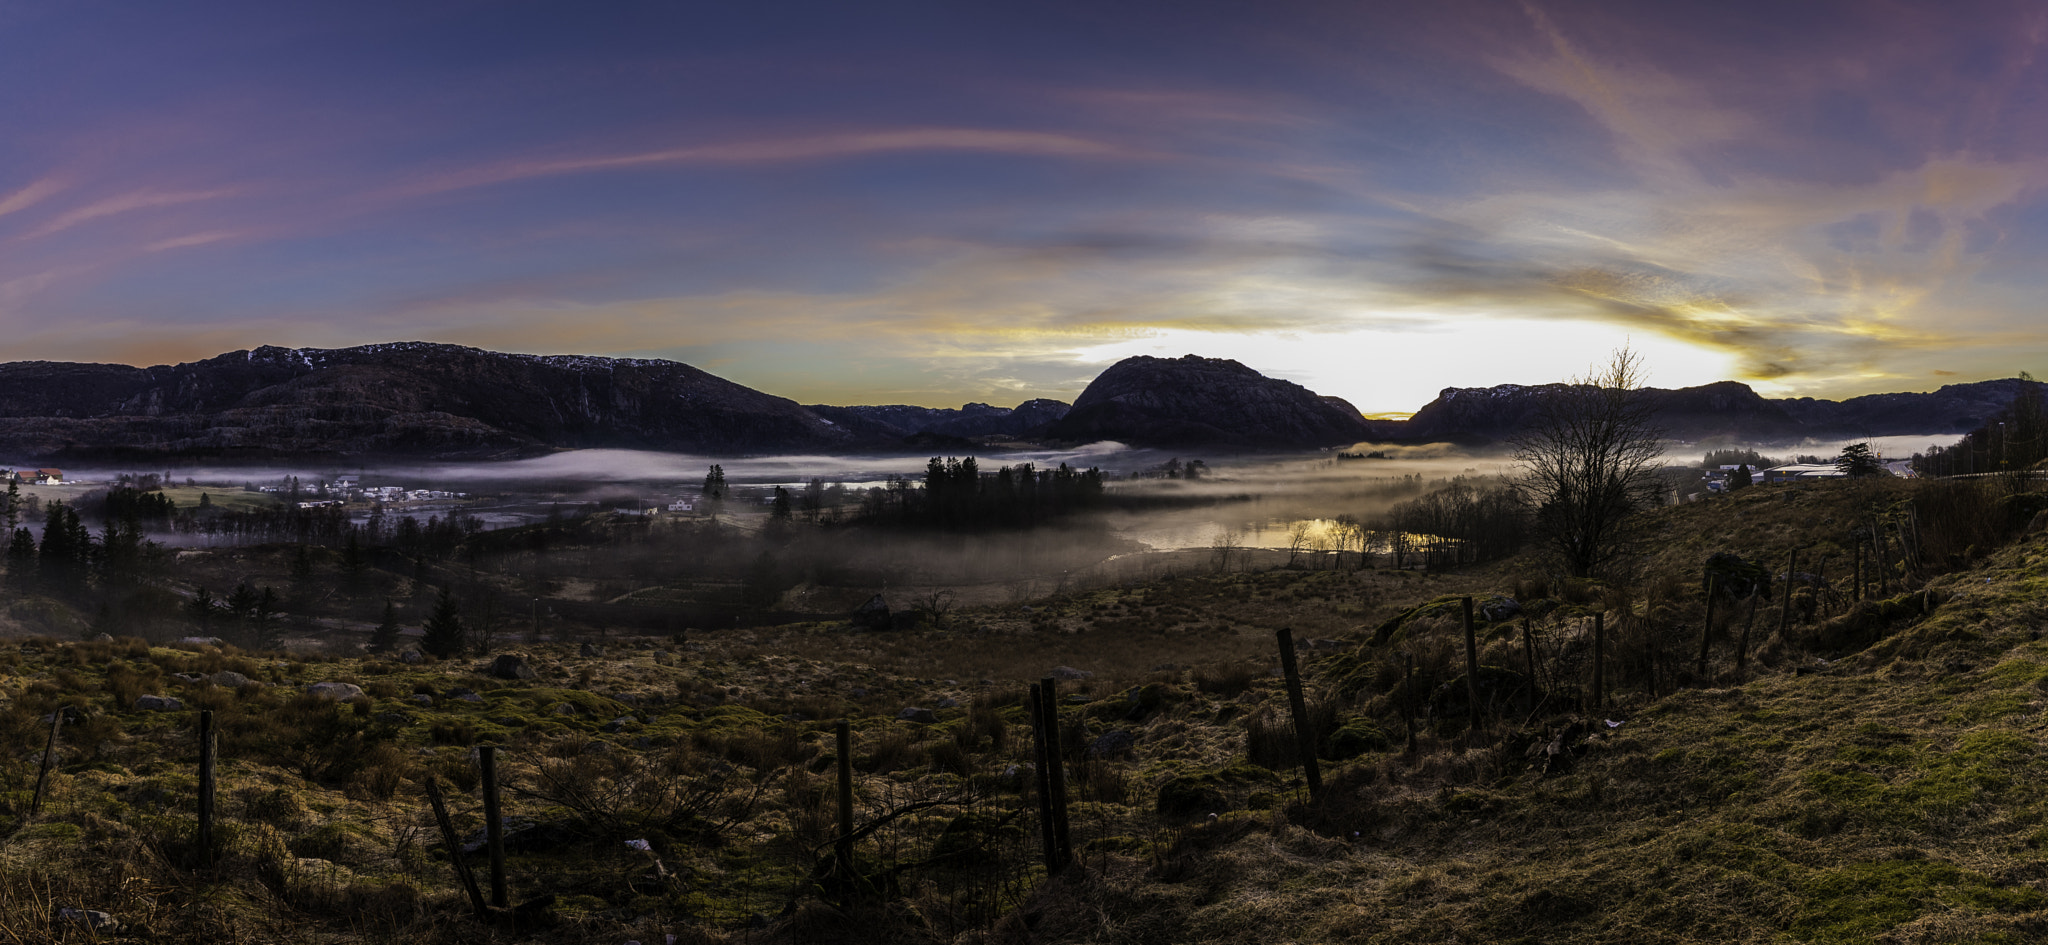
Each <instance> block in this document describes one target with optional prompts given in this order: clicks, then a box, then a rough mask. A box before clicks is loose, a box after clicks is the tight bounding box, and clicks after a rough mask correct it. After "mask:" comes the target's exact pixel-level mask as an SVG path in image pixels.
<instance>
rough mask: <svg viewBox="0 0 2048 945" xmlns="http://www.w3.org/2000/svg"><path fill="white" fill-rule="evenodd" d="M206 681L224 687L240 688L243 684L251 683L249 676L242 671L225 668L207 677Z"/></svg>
mask: <svg viewBox="0 0 2048 945" xmlns="http://www.w3.org/2000/svg"><path fill="white" fill-rule="evenodd" d="M206 681H207V682H210V683H212V684H214V685H216V686H219V687H221V688H222V689H240V688H242V687H243V686H246V685H248V684H249V677H247V676H244V675H242V674H241V673H238V672H235V671H234V670H231V669H223V670H221V671H220V672H218V673H214V674H213V675H211V676H208V677H206Z"/></svg>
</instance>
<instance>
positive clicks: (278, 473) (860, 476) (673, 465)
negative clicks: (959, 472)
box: [66, 434, 1959, 551]
mask: <svg viewBox="0 0 2048 945" xmlns="http://www.w3.org/2000/svg"><path fill="white" fill-rule="evenodd" d="M1958 438H1959V437H1958V436H1956V435H1953V434H1933V435H1910V436H1887V437H1874V438H1870V439H1869V440H1868V442H1870V443H1871V444H1872V446H1873V447H1874V448H1875V449H1877V450H1878V451H1879V453H1880V454H1881V455H1882V456H1884V457H1885V458H1887V459H1904V458H1907V457H1909V456H1910V455H1912V454H1913V453H1914V452H1918V451H1924V450H1926V449H1928V448H1929V447H1930V446H1937V445H1946V444H1948V443H1953V442H1955V441H1956V440H1957V439H1958ZM1851 442H1860V440H1856V439H1845V440H1840V441H1825V442H1823V441H1817V440H1808V441H1803V442H1800V443H1791V444H1785V443H1778V444H1771V443H1759V444H1756V445H1755V446H1754V448H1755V449H1757V450H1759V451H1760V452H1762V453H1764V454H1765V455H1766V456H1770V457H1773V458H1782V459H1788V460H1789V459H1790V458H1791V457H1792V456H1793V455H1795V454H1801V453H1804V454H1813V455H1829V456H1831V455H1833V454H1834V453H1836V452H1839V450H1840V449H1841V447H1842V446H1844V445H1846V444H1847V443H1851ZM1348 451H1349V452H1366V451H1376V452H1379V453H1383V454H1384V455H1385V456H1386V458H1374V459H1340V458H1338V454H1337V453H1336V452H1322V453H1307V454H1294V455H1285V456H1269V455H1243V456H1232V455H1216V454H1205V453H1204V452H1203V451H1200V450H1194V451H1188V452H1181V453H1173V452H1167V451H1160V450H1149V449H1134V448H1131V447H1128V446H1126V445H1124V444H1122V443H1117V442H1112V441H1105V442H1099V443H1092V444H1089V445H1087V446H1084V447H1080V448H1077V449H1071V450H1017V451H995V450H988V451H982V452H978V453H977V454H976V458H977V461H978V462H979V464H980V466H981V468H982V470H983V471H984V472H989V473H993V472H994V471H996V470H997V469H999V468H1001V467H1004V466H1015V465H1018V464H1022V463H1031V464H1033V465H1034V466H1036V467H1038V468H1040V469H1050V468H1055V467H1057V466H1059V465H1060V464H1061V463H1066V464H1068V465H1070V466H1073V467H1075V468H1077V469H1086V468H1089V467H1099V468H1101V469H1102V470H1103V471H1104V472H1105V473H1107V474H1109V475H1110V477H1111V479H1112V481H1111V483H1110V489H1111V490H1112V492H1113V493H1114V494H1116V495H1119V496H1123V497H1125V498H1128V499H1133V500H1139V501H1135V502H1127V503H1122V504H1124V505H1131V506H1135V508H1133V509H1119V510H1116V511H1111V512H1108V513H1105V514H1104V515H1103V517H1102V521H1101V525H1102V526H1104V527H1106V528H1107V529H1108V530H1110V531H1111V532H1113V533H1114V534H1116V535H1118V536H1120V537H1123V538H1126V539H1130V540H1132V541H1136V542H1141V543H1143V544H1144V545H1146V546H1149V547H1151V548H1152V549H1154V550H1158V551H1174V550H1181V549H1189V548H1208V547H1212V546H1214V545H1217V544H1218V543H1219V542H1228V543H1231V544H1235V545H1237V546H1240V547H1246V548H1273V549H1285V548H1287V547H1288V546H1289V545H1290V543H1291V542H1292V541H1293V529H1294V525H1295V523H1297V522H1307V523H1309V524H1308V527H1309V528H1310V530H1311V532H1312V534H1313V533H1317V532H1318V531H1319V530H1324V531H1326V530H1327V529H1328V528H1329V527H1330V526H1331V525H1332V524H1333V523H1334V520H1335V519H1336V518H1337V517H1338V516H1353V517H1355V518H1357V519H1359V520H1362V521H1370V520H1371V519H1373V518H1374V517H1376V516H1379V515H1382V514H1383V513H1385V512H1386V511H1387V510H1388V509H1389V508H1390V507H1391V506H1392V505H1394V504H1395V503H1398V502H1402V501H1406V500H1409V499H1413V498H1416V497H1417V496H1419V495H1421V494H1423V493H1425V492H1427V491H1429V490H1431V489H1435V488H1439V487H1441V486H1442V485H1444V484H1445V483H1446V482H1448V481H1450V480H1453V479H1456V478H1459V477H1465V478H1468V479H1471V480H1474V481H1491V480H1497V479H1498V477H1502V476H1506V475H1510V474H1512V472H1513V470H1514V464H1513V460H1512V458H1511V457H1510V456H1509V455H1508V453H1507V452H1506V451H1505V450H1504V449H1503V450H1495V451H1492V452H1472V451H1467V450H1464V449H1461V448H1458V447H1453V446H1450V445H1445V444H1432V445H1425V446H1384V445H1379V444H1370V443H1362V444H1357V445H1356V446H1354V447H1351V448H1349V450H1348ZM1705 452H1706V450H1705V449H1704V448H1702V447H1699V446H1696V445H1692V444H1673V445H1672V446H1671V447H1669V448H1668V449H1667V452H1666V454H1665V462H1666V464H1668V465H1695V464H1698V463H1699V462H1700V461H1701V459H1702V457H1703V455H1704V453H1705ZM930 458H931V457H930V454H923V453H920V454H893V455H884V454H849V455H830V454H814V455H792V456H752V457H749V456H738V457H730V456H720V455H715V454H706V453H668V452H655V451H646V450H619V449H592V450H570V451H564V452H560V453H555V454H551V455H548V456H541V457H535V458H530V459H518V460H504V461H478V462H418V463H396V464H390V463H387V464H378V465H368V464H355V465H350V464H346V463H336V462H333V461H331V460H314V461H309V462H307V463H306V464H304V465H286V464H283V463H277V464H269V465H263V466H240V465H237V466H187V467H179V466H173V467H170V468H169V470H168V471H169V472H170V473H171V475H172V477H173V479H174V481H177V482H184V481H185V480H187V479H191V480H195V481H197V482H199V483H200V484H202V485H219V486H223V487H227V486H239V485H241V484H243V483H254V484H257V485H274V484H276V483H277V482H279V481H280V480H283V479H284V478H286V477H290V476H297V477H299V478H300V480H301V482H302V483H303V484H304V485H305V486H306V487H307V488H309V489H310V488H312V486H313V484H314V483H316V482H320V481H325V480H329V479H331V478H332V477H333V476H336V475H343V474H347V475H355V476H357V477H359V479H360V481H361V483H362V484H363V485H365V486H370V485H397V486H402V487H405V488H409V489H426V488H433V489H445V490H452V491H464V492H470V493H482V494H498V495H501V496H503V497H504V498H503V499H502V501H488V502H484V503H481V504H471V505H468V506H467V507H466V508H465V514H468V515H470V516H472V517H474V518H476V519H477V520H479V521H481V522H483V523H484V524H485V526H486V527H489V528H503V527H510V526H516V525H520V524H525V523H528V522H533V521H537V520H539V519H541V518H543V517H545V516H546V515H547V514H548V512H549V510H550V509H552V508H554V507H557V506H559V505H561V504H582V503H586V502H590V501H596V500H599V499H620V498H636V499H640V500H642V501H644V502H646V503H648V504H656V503H666V502H669V501H673V500H675V499H678V498H689V497H693V496H695V495H696V494H697V492H698V491H699V490H700V488H701V486H702V483H703V481H704V476H705V473H706V471H707V470H708V469H709V468H710V467H711V466H712V465H714V464H716V465H718V466H720V467H722V468H723V470H724V472H725V476H726V479H727V481H728V482H730V483H732V484H733V485H735V486H737V487H740V489H741V494H742V496H745V495H747V494H749V492H750V491H753V494H756V495H758V494H762V493H765V491H766V490H767V489H769V488H771V487H772V486H775V485H782V486H785V487H791V488H792V489H794V488H795V487H798V486H801V485H802V484H804V483H807V482H809V481H810V480H811V479H813V478H816V479H821V480H823V481H825V482H826V483H827V484H839V485H843V486H845V487H846V488H848V489H853V490H859V489H866V488H871V487H877V486H881V485H883V484H884V483H886V482H887V481H888V480H889V479H890V478H891V477H900V478H903V479H905V480H908V481H909V482H910V483H911V484H912V485H913V487H915V485H916V484H917V483H920V482H921V481H922V479H923V476H924V470H925V464H926V462H927V461H928V460H929V459H930ZM1170 459H1180V460H1183V461H1189V460H1196V459H1200V460H1202V461H1203V462H1204V464H1205V465H1206V466H1207V474H1206V475H1205V476H1203V477H1202V478H1200V479H1196V480H1189V479H1163V478H1133V477H1134V476H1142V475H1144V474H1145V473H1146V471H1148V470H1153V469H1156V468H1158V467H1159V466H1160V465H1161V464H1162V463H1165V462H1166V461H1168V460H1170ZM148 471H151V470H148V469H146V468H136V467H119V468H91V467H88V468H80V469H71V470H66V475H67V477H68V478H70V479H72V480H73V481H86V482H104V481H106V480H110V479H112V478H113V477H115V476H116V475H118V474H120V473H123V472H148ZM156 471H159V472H161V471H164V470H156ZM755 490H758V491H755ZM455 505H456V503H446V502H433V503H423V504H407V505H405V506H403V507H400V508H398V509H397V510H395V511H396V512H397V514H416V515H418V516H419V517H420V518H422V519H424V518H425V517H426V516H428V515H431V514H446V512H447V510H448V509H450V508H453V507H455ZM1225 536H1228V537H1227V538H1226V537H1225Z"/></svg>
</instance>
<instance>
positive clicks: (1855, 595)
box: [1849, 541, 1863, 604]
mask: <svg viewBox="0 0 2048 945" xmlns="http://www.w3.org/2000/svg"><path fill="white" fill-rule="evenodd" d="M1849 551H1850V555H1851V557H1850V562H1851V563H1850V571H1851V573H1853V574H1854V575H1855V576H1856V578H1855V580H1854V581H1853V582H1851V586H1852V587H1853V588H1854V589H1853V590H1851V591H1850V592H1849V602H1850V603H1852V604H1853V603H1860V602H1861V601H1862V600H1863V543H1862V542H1860V541H1852V542H1850V543H1849Z"/></svg>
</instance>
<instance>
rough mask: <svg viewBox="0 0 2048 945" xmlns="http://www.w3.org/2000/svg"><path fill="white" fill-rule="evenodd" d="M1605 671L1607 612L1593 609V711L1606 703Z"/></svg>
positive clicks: (1653, 662) (1652, 666)
mask: <svg viewBox="0 0 2048 945" xmlns="http://www.w3.org/2000/svg"><path fill="white" fill-rule="evenodd" d="M1656 671H1657V662H1656V659H1655V658H1654V657H1652V658H1651V660H1650V672H1651V673H1653V674H1654V673H1655V672H1656ZM1606 672H1607V612H1606V611H1604V610H1596V611H1594V612H1593V706H1592V710H1593V711H1595V712H1597V711H1599V710H1600V707H1601V706H1603V705H1606V701H1607V700H1606V696H1607V693H1606V691H1605V690H1606V685H1607V676H1606Z"/></svg>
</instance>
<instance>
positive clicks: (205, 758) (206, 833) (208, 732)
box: [199, 709, 219, 869]
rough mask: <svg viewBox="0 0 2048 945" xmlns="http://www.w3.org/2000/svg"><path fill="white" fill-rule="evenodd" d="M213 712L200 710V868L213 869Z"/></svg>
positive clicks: (214, 738)
mask: <svg viewBox="0 0 2048 945" xmlns="http://www.w3.org/2000/svg"><path fill="white" fill-rule="evenodd" d="M218 740H219V736H218V733H216V732H215V730H214V727H213V710H212V709H201V710H199V866H200V868H201V869H212V868H213V792H214V783H215V782H214V764H215V761H216V759H215V754H216V752H215V751H214V748H215V742H217V741H218Z"/></svg>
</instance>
